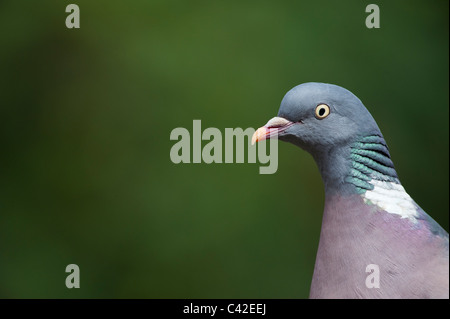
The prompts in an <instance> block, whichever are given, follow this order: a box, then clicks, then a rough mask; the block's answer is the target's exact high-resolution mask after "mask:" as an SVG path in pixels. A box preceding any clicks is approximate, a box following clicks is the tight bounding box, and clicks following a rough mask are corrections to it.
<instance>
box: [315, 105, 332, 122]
mask: <svg viewBox="0 0 450 319" xmlns="http://www.w3.org/2000/svg"><path fill="white" fill-rule="evenodd" d="M328 114H330V107H329V106H328V105H326V104H319V105H317V107H316V117H317V118H318V119H319V120H322V119H324V118H326V117H327V116H328Z"/></svg>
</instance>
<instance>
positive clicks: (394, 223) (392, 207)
mask: <svg viewBox="0 0 450 319" xmlns="http://www.w3.org/2000/svg"><path fill="white" fill-rule="evenodd" d="M275 137H276V138H278V139H280V140H282V141H287V142H290V143H292V144H294V145H297V146H299V147H301V148H302V149H304V150H306V151H307V152H309V153H310V154H311V155H312V156H313V158H314V160H315V162H316V163H317V165H318V167H319V170H320V173H321V176H322V180H323V183H324V186H325V205H324V213H323V219H322V229H321V233H320V241H319V247H318V251H317V257H316V264H315V267H314V275H313V278H312V283H311V290H310V298H449V259H448V258H449V256H448V246H449V239H448V233H447V232H446V231H445V230H444V229H443V228H442V227H441V226H440V225H439V224H438V223H437V222H436V221H434V220H433V219H432V218H431V217H430V216H429V215H428V214H427V213H425V212H424V211H423V210H422V209H421V208H420V207H419V205H417V204H416V203H415V202H414V200H413V199H412V198H411V197H410V196H409V195H408V194H407V193H406V192H405V189H404V188H403V186H402V185H401V183H400V181H399V178H398V176H397V173H396V171H395V168H394V164H393V163H392V160H391V156H390V154H389V150H388V147H387V145H386V142H385V140H384V138H383V135H382V134H381V132H380V129H379V128H378V126H377V124H376V122H375V120H374V119H373V117H372V116H371V114H370V113H369V111H368V110H367V109H366V108H365V106H364V105H363V103H362V102H361V101H360V100H359V99H358V98H357V97H356V96H355V95H354V94H353V93H351V92H350V91H348V90H346V89H344V88H342V87H339V86H336V85H332V84H325V83H304V84H301V85H298V86H296V87H294V88H293V89H291V90H290V91H289V92H288V93H287V94H286V95H285V96H284V98H283V100H282V102H281V106H280V110H279V112H278V116H277V117H274V118H272V119H271V120H270V121H269V122H267V124H266V125H265V126H263V127H261V128H259V129H258V130H257V131H256V132H255V134H254V135H253V139H252V142H253V143H254V142H256V141H261V140H265V139H268V138H275Z"/></svg>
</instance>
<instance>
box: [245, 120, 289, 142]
mask: <svg viewBox="0 0 450 319" xmlns="http://www.w3.org/2000/svg"><path fill="white" fill-rule="evenodd" d="M293 124H294V123H292V122H291V121H288V120H286V119H285V118H282V117H274V118H272V119H271V120H269V122H267V123H266V125H264V126H263V127H260V128H259V129H257V130H256V132H255V133H254V134H253V137H252V145H253V144H255V143H256V142H260V141H264V140H266V139H269V138H276V137H277V136H278V134H279V133H281V132H283V131H285V130H286V129H287V128H288V127H290V126H291V125H293Z"/></svg>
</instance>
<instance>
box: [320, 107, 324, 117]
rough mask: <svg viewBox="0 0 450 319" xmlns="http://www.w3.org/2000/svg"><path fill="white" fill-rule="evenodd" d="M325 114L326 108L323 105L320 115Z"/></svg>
mask: <svg viewBox="0 0 450 319" xmlns="http://www.w3.org/2000/svg"><path fill="white" fill-rule="evenodd" d="M324 114H325V108H324V107H322V108H320V110H319V115H320V116H323V115H324Z"/></svg>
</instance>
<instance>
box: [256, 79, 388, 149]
mask: <svg viewBox="0 0 450 319" xmlns="http://www.w3.org/2000/svg"><path fill="white" fill-rule="evenodd" d="M377 132H379V129H378V126H377V124H376V123H375V121H374V119H373V118H372V116H371V115H370V113H369V112H368V111H367V109H366V108H365V106H364V105H363V104H362V102H361V101H360V100H359V99H358V98H357V97H356V96H355V95H354V94H353V93H351V92H350V91H348V90H346V89H344V88H342V87H340V86H337V85H333V84H325V83H304V84H301V85H298V86H296V87H294V88H293V89H291V90H290V91H289V92H287V93H286V95H285V96H284V98H283V100H282V101H281V106H280V110H279V111H278V116H277V117H274V118H273V119H271V120H270V121H269V122H268V123H267V124H266V125H265V126H264V127H263V128H261V129H260V130H258V133H257V134H255V138H254V141H260V140H264V139H266V138H270V137H274V136H277V137H278V139H280V140H282V141H287V142H291V143H293V144H295V145H297V146H300V147H301V148H302V149H304V150H306V151H308V152H310V153H311V154H313V155H315V154H320V153H323V152H327V151H328V150H329V149H330V148H336V147H337V146H341V145H346V144H348V143H351V142H353V141H355V140H356V139H357V138H358V137H359V136H362V135H367V134H373V133H377Z"/></svg>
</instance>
